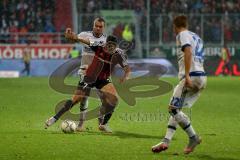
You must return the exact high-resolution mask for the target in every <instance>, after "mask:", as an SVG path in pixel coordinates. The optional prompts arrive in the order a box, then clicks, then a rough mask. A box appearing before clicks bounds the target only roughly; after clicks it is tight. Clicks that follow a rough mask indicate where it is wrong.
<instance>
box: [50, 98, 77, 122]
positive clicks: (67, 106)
mask: <svg viewBox="0 0 240 160" xmlns="http://www.w3.org/2000/svg"><path fill="white" fill-rule="evenodd" d="M72 106H73V103H72V100H67V101H66V102H65V104H64V106H63V107H62V108H61V109H60V110H59V111H58V113H57V114H56V115H55V116H54V118H55V119H59V118H60V117H61V116H62V115H63V114H64V113H65V112H67V111H68V110H70V109H71V108H72Z"/></svg>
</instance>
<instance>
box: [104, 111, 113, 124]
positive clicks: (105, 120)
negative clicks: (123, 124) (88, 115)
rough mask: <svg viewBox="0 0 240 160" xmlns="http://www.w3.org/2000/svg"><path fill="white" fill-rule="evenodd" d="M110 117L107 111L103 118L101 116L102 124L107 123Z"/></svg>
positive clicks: (110, 114)
mask: <svg viewBox="0 0 240 160" xmlns="http://www.w3.org/2000/svg"><path fill="white" fill-rule="evenodd" d="M111 117H112V113H107V114H105V115H104V118H103V123H102V125H105V124H107V123H108V121H109V119H110V118H111Z"/></svg>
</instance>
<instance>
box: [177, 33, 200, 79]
mask: <svg viewBox="0 0 240 160" xmlns="http://www.w3.org/2000/svg"><path fill="white" fill-rule="evenodd" d="M176 43H177V58H178V67H179V74H178V77H179V79H181V78H182V77H183V76H185V64H184V52H183V51H182V50H183V49H184V47H186V46H190V47H191V48H192V63H191V68H190V72H199V71H200V72H204V68H203V62H204V58H203V56H204V47H203V41H202V39H201V38H200V37H199V36H198V35H197V34H196V33H193V32H191V31H188V30H185V31H182V32H180V33H179V34H178V35H177V36H176Z"/></svg>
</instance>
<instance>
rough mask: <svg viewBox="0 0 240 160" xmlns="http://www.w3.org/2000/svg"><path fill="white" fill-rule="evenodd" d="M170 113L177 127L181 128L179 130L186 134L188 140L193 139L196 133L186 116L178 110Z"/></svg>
mask: <svg viewBox="0 0 240 160" xmlns="http://www.w3.org/2000/svg"><path fill="white" fill-rule="evenodd" d="M172 113H173V117H174V118H175V120H176V121H177V122H178V124H179V126H181V128H182V129H183V130H184V131H185V132H186V133H187V134H188V136H189V137H190V138H191V137H194V136H195V135H196V132H195V131H194V129H193V127H192V125H191V123H190V120H189V118H188V116H187V115H186V114H184V113H183V112H182V111H180V110H177V111H176V110H175V111H174V112H172Z"/></svg>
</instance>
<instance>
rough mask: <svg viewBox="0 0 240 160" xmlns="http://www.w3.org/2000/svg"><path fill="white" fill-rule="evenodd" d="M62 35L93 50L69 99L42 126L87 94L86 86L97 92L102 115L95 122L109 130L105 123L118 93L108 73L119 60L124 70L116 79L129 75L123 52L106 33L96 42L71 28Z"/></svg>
mask: <svg viewBox="0 0 240 160" xmlns="http://www.w3.org/2000/svg"><path fill="white" fill-rule="evenodd" d="M65 37H66V38H67V39H68V40H71V41H78V42H81V43H83V44H86V45H89V46H90V48H91V49H92V50H94V52H95V55H94V58H93V61H92V63H91V65H89V67H88V68H87V69H86V73H85V75H84V78H83V79H82V80H81V81H80V82H79V84H78V88H77V90H76V92H75V94H74V95H73V97H72V99H71V100H68V101H67V102H66V103H65V104H64V107H63V108H61V110H60V111H59V112H58V113H57V114H56V115H54V116H53V117H51V118H49V119H48V120H47V121H46V122H45V127H46V128H47V127H49V126H51V125H52V124H54V123H55V122H56V121H57V120H58V119H59V118H60V117H61V116H62V115H63V114H64V113H65V112H67V111H68V110H70V109H71V108H72V107H73V106H74V105H75V104H77V103H78V102H79V101H81V100H82V98H83V97H85V96H88V95H87V93H89V92H88V90H89V89H91V88H93V87H95V88H96V89H98V90H99V91H100V93H101V96H100V99H101V102H102V106H101V108H100V117H101V115H104V116H103V119H102V121H101V122H100V124H99V130H101V131H104V132H108V133H111V132H112V131H111V129H110V128H109V126H108V125H107V123H108V121H109V119H110V118H111V116H112V112H113V111H114V108H115V107H116V106H117V103H118V97H117V92H116V89H115V87H114V85H113V84H112V83H111V80H110V75H111V71H112V70H113V68H114V67H115V66H116V65H117V64H119V65H120V66H121V67H122V68H123V70H124V76H123V77H122V78H121V79H120V82H121V83H122V82H124V81H125V80H126V79H128V77H129V75H130V68H129V66H128V64H127V61H126V56H125V55H124V54H123V52H122V51H121V50H120V49H118V48H117V38H116V37H114V36H108V37H107V40H106V43H105V44H102V43H98V42H94V41H90V40H88V39H83V38H80V37H78V36H77V35H76V34H74V33H73V32H71V30H68V29H67V30H66V33H65Z"/></svg>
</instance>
